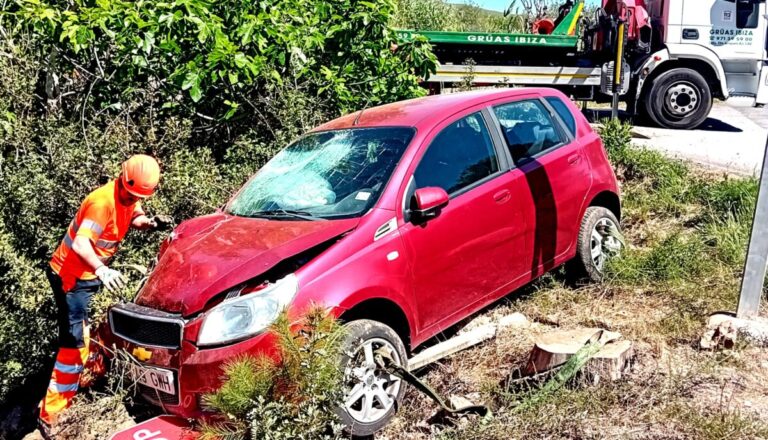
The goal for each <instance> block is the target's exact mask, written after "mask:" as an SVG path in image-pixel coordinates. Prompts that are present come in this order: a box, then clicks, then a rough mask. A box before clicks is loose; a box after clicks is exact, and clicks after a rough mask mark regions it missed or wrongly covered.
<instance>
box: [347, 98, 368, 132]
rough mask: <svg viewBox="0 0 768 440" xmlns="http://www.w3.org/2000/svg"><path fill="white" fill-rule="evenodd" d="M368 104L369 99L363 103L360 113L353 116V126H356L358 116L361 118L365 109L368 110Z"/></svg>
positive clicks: (358, 119)
mask: <svg viewBox="0 0 768 440" xmlns="http://www.w3.org/2000/svg"><path fill="white" fill-rule="evenodd" d="M370 102H371V99H370V98H369V99H367V100H366V101H365V105H364V106H363V109H362V110H360V113H358V114H357V116H355V122H353V123H352V125H353V126H354V125H357V123H358V122H359V121H360V116H363V112H364V111H365V109H367V108H368V104H369V103H370Z"/></svg>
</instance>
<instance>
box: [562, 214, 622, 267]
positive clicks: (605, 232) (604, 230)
mask: <svg viewBox="0 0 768 440" xmlns="http://www.w3.org/2000/svg"><path fill="white" fill-rule="evenodd" d="M619 231H620V229H619V221H618V220H617V219H616V216H615V215H614V214H613V213H612V212H611V211H610V210H608V209H607V208H604V207H602V206H590V207H589V208H587V210H586V212H584V217H583V218H582V220H581V228H580V229H579V238H578V243H577V250H576V258H574V259H573V261H572V262H571V265H570V267H569V269H571V274H572V275H575V276H576V277H577V278H586V279H589V280H590V281H594V282H598V281H601V280H602V279H603V270H604V269H605V264H606V262H607V261H608V260H609V259H610V258H613V257H615V256H616V255H618V254H619V253H620V252H621V248H622V244H621V240H620V239H619V238H618V237H616V234H615V232H619Z"/></svg>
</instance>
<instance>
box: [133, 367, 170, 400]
mask: <svg viewBox="0 0 768 440" xmlns="http://www.w3.org/2000/svg"><path fill="white" fill-rule="evenodd" d="M131 375H132V376H133V378H134V380H136V382H138V383H140V384H144V385H146V386H148V387H150V388H153V389H156V390H159V391H162V392H164V393H168V394H173V395H174V396H175V395H176V387H174V386H173V371H170V370H163V369H162V368H152V367H144V366H140V365H134V366H133V368H132V370H131Z"/></svg>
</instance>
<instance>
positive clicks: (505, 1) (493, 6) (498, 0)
mask: <svg viewBox="0 0 768 440" xmlns="http://www.w3.org/2000/svg"><path fill="white" fill-rule="evenodd" d="M447 1H448V2H449V3H464V0H447ZM510 2H511V0H473V3H475V4H477V5H478V6H480V7H481V8H485V9H490V10H492V11H504V10H505V9H507V6H509V3H510ZM517 3H518V5H519V4H520V2H519V1H518V2H517ZM600 3H601V0H587V5H599V4H600Z"/></svg>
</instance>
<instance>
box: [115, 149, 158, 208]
mask: <svg viewBox="0 0 768 440" xmlns="http://www.w3.org/2000/svg"><path fill="white" fill-rule="evenodd" d="M120 179H121V181H122V184H123V187H124V188H125V190H126V191H128V192H129V193H131V194H133V195H134V196H136V197H140V198H142V199H144V198H147V197H149V196H151V195H152V194H154V193H155V188H157V183H158V182H159V181H160V165H158V163H157V161H156V160H155V158H154V157H151V156H147V155H146V154H136V155H133V156H131V157H130V158H129V159H128V160H126V161H125V162H123V170H122V173H121V174H120Z"/></svg>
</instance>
